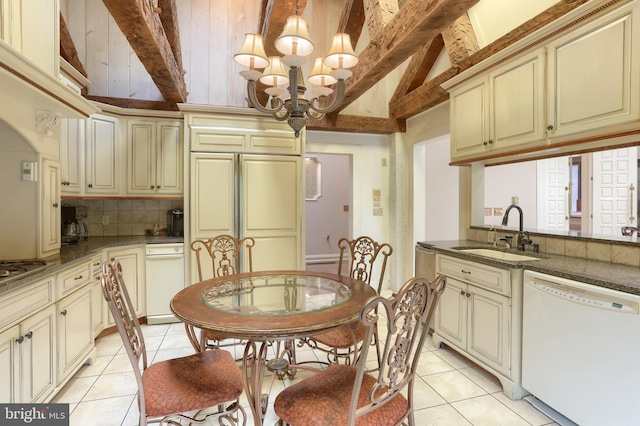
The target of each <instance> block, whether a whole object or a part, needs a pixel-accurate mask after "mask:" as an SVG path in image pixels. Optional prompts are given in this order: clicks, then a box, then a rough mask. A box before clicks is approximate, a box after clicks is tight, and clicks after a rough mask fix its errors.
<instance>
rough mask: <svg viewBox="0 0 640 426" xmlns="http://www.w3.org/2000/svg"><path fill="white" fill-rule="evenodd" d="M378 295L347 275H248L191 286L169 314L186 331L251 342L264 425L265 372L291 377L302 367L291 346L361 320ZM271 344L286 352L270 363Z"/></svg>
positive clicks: (247, 364)
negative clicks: (362, 312)
mask: <svg viewBox="0 0 640 426" xmlns="http://www.w3.org/2000/svg"><path fill="white" fill-rule="evenodd" d="M375 295H376V292H375V290H374V289H373V288H372V287H370V286H369V285H368V284H366V283H364V282H363V281H360V280H355V279H352V278H350V277H346V276H340V275H334V274H327V273H321V272H307V271H268V272H249V273H242V274H235V275H229V276H226V277H220V278H212V279H208V280H204V281H201V282H198V283H195V284H193V285H190V286H188V287H186V288H185V289H183V290H181V291H180V292H178V293H177V294H176V295H175V296H174V297H173V298H172V299H171V310H172V311H173V313H174V315H175V316H176V317H177V318H178V319H180V320H181V321H183V322H184V323H185V325H186V326H187V328H189V327H196V328H200V329H203V330H208V331H211V332H213V333H214V334H215V335H220V336H224V337H229V338H237V339H241V340H242V341H246V342H247V343H246V345H245V349H244V354H243V358H242V378H243V383H244V389H245V392H246V394H247V399H248V401H249V405H250V408H251V412H252V415H253V420H254V425H256V426H258V425H262V424H263V421H264V416H265V413H266V410H267V407H268V399H269V392H268V391H267V393H263V391H262V385H263V379H264V374H265V368H266V369H269V370H270V371H280V372H283V371H284V372H286V374H287V375H289V377H291V378H293V376H292V375H291V371H295V368H301V367H302V366H300V365H296V361H295V347H294V346H293V345H292V344H291V342H292V341H293V340H294V339H296V338H299V337H305V336H311V335H313V334H317V333H320V332H322V331H326V330H329V329H331V328H334V327H339V326H341V325H344V324H348V323H350V322H353V321H355V320H357V319H358V318H359V315H360V310H361V308H362V306H364V304H365V302H366V301H367V299H368V298H370V297H372V296H375ZM273 341H284V345H283V346H284V350H283V352H279V353H278V354H277V356H276V357H275V358H273V359H271V360H267V352H268V347H269V345H271V342H273ZM285 358H287V359H288V360H285ZM291 368H293V369H294V370H291ZM275 377H276V375H273V376H272V380H271V384H270V385H269V389H271V386H272V385H273V378H275Z"/></svg>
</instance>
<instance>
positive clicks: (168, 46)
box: [60, 0, 588, 134]
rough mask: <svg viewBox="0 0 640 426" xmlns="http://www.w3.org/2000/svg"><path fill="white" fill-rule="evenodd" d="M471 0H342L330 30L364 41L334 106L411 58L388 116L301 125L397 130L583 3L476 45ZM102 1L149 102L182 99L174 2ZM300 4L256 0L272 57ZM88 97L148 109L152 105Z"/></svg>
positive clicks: (567, 3)
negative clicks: (134, 60)
mask: <svg viewBox="0 0 640 426" xmlns="http://www.w3.org/2000/svg"><path fill="white" fill-rule="evenodd" d="M478 1H479V0H405V1H403V0H345V1H344V6H343V9H342V14H341V16H340V21H339V24H338V28H337V31H336V32H345V33H347V34H349V35H350V37H351V40H352V43H353V45H354V46H355V45H356V44H357V42H358V39H359V38H360V35H361V33H362V31H363V29H364V27H365V26H366V27H367V31H368V32H369V36H370V40H371V41H370V43H369V44H368V45H367V46H366V47H365V48H364V49H363V50H362V51H361V52H360V53H359V55H358V56H359V59H360V62H359V63H358V65H356V67H354V68H353V69H352V71H353V76H352V77H351V78H350V79H349V80H348V81H347V89H346V97H345V102H344V103H343V105H342V106H341V107H340V110H343V109H344V108H345V107H347V106H348V105H350V104H351V103H352V102H354V101H355V100H357V99H358V97H360V96H361V95H362V94H364V93H365V92H366V91H367V90H369V89H370V88H371V87H373V86H374V85H375V84H376V83H377V82H378V81H380V80H381V79H383V78H384V77H385V76H386V75H387V74H388V73H389V72H391V71H392V70H394V69H395V68H397V67H398V66H400V65H401V64H402V63H403V62H404V61H405V60H406V59H408V58H411V60H410V62H409V65H408V67H407V68H406V70H405V72H404V74H403V76H402V78H401V80H400V82H399V84H398V86H397V88H396V90H395V93H394V94H393V96H392V97H391V99H390V101H389V117H388V118H378V117H363V116H353V115H345V114H339V112H340V110H338V111H336V112H334V113H332V114H329V115H327V116H326V117H325V118H324V119H323V120H321V121H311V122H309V124H308V126H307V127H308V128H309V129H322V130H336V131H348V132H362V133H383V134H384V133H393V132H402V131H404V130H405V128H406V120H407V119H408V118H410V117H412V116H414V115H416V114H419V113H421V112H423V111H426V110H427V109H429V108H432V107H434V106H436V105H438V104H440V103H442V102H444V101H446V100H447V99H448V97H449V95H448V93H447V92H446V91H445V90H444V89H443V88H442V87H441V86H440V85H441V84H442V83H444V82H445V81H447V80H449V79H450V78H452V77H454V76H456V75H458V74H459V73H461V72H462V71H464V70H466V69H468V68H470V67H472V66H473V65H475V64H477V63H479V62H480V61H482V60H484V59H486V58H488V57H490V56H491V55H493V54H495V53H497V52H499V51H501V50H503V49H504V48H506V47H508V46H509V45H511V44H512V43H514V42H516V41H518V40H520V39H522V38H524V37H526V36H527V35H529V34H531V33H533V32H534V31H536V30H538V29H539V28H542V27H543V26H545V25H547V24H548V23H550V22H552V21H553V20H555V19H557V18H559V17H560V16H562V15H564V14H566V13H567V12H569V11H571V10H573V9H574V8H576V7H578V6H579V5H581V4H583V3H586V2H587V1H588V0H559V1H558V2H557V3H555V4H554V5H553V6H551V7H550V8H549V9H547V10H545V11H543V12H542V13H540V14H538V15H537V16H535V17H533V18H532V19H530V20H529V21H527V22H525V23H523V24H522V25H520V26H519V27H517V28H515V29H514V30H512V31H510V32H509V33H507V34H505V35H504V36H503V37H501V38H499V39H497V40H496V41H494V42H493V43H491V44H489V45H487V46H486V47H484V48H482V49H479V48H478V42H477V41H476V37H475V34H474V32H473V28H472V26H471V23H470V21H469V16H468V15H467V10H468V9H469V8H471V7H472V6H474V5H475V4H476V3H477V2H478ZM103 3H104V4H105V5H106V7H107V9H108V10H109V12H110V13H111V15H112V16H113V18H114V20H115V21H116V23H117V24H118V26H119V27H120V29H121V30H122V32H123V33H124V35H125V36H126V37H127V39H128V40H129V43H130V44H131V46H132V48H133V50H134V51H135V52H136V54H137V55H138V57H139V58H140V61H141V62H142V64H143V65H144V66H145V68H146V69H147V71H148V72H149V74H150V75H151V78H152V79H153V81H154V82H155V84H156V85H157V86H158V89H159V90H160V92H161V93H162V95H163V97H164V98H165V100H166V102H161V103H155V106H156V107H158V106H159V107H160V108H166V109H176V108H175V104H176V103H180V102H186V98H187V95H186V94H187V92H186V86H185V82H184V74H185V71H184V69H183V67H182V62H181V53H180V36H179V34H180V31H179V28H178V21H177V16H176V0H158V3H157V4H158V6H157V7H154V6H153V5H152V2H149V1H144V0H136V1H131V0H103ZM306 5H307V0H297V1H296V0H263V2H262V10H261V14H260V22H259V23H258V28H259V32H260V33H261V34H262V35H263V37H264V40H265V50H266V53H267V55H274V54H277V51H276V50H275V46H274V42H275V39H276V38H277V37H278V35H280V33H281V32H282V29H283V28H284V24H285V22H286V19H287V17H289V16H291V15H293V14H295V13H296V7H297V8H298V14H302V12H303V11H304V8H305V7H306ZM65 27H66V26H65V25H64V21H63V20H62V19H61V31H60V33H61V41H60V44H61V54H62V56H63V57H64V58H65V59H66V60H67V61H68V62H69V63H71V64H72V65H74V66H75V67H76V68H78V70H79V71H80V72H83V73H84V70H83V69H81V68H79V67H82V64H80V61H78V60H77V53H75V48H74V47H73V41H72V40H71V39H70V37H69V36H68V32H67V31H66V29H65ZM443 47H444V48H445V49H446V51H447V53H448V55H449V59H450V62H451V67H450V68H449V69H448V70H446V71H445V72H443V73H441V74H439V75H437V76H435V77H433V78H431V79H429V80H426V76H427V75H428V73H429V71H430V69H431V67H432V66H433V64H434V62H435V60H436V58H437V57H438V55H439V53H440V51H441V50H442V48H443ZM74 55H75V58H74ZM84 74H86V73H84ZM90 98H91V97H90ZM94 99H97V100H100V101H103V102H107V103H115V104H118V103H120V104H126V106H138V107H147V108H148V107H151V106H152V105H151V104H153V103H152V102H135V101H131V100H124V102H118V101H117V100H113V99H106V98H94ZM121 101H123V100H121ZM263 103H264V101H263Z"/></svg>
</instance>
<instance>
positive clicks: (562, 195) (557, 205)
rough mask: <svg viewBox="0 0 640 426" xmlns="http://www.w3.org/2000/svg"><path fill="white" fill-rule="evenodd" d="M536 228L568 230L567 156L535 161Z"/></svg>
mask: <svg viewBox="0 0 640 426" xmlns="http://www.w3.org/2000/svg"><path fill="white" fill-rule="evenodd" d="M537 168H538V202H537V205H538V229H546V230H554V231H558V230H564V231H567V230H569V213H570V211H569V202H570V191H569V187H570V176H571V175H570V173H569V158H568V157H557V158H547V159H545V160H539V161H537Z"/></svg>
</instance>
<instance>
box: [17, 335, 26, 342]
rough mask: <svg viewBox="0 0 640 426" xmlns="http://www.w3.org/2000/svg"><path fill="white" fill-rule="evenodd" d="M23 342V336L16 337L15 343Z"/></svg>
mask: <svg viewBox="0 0 640 426" xmlns="http://www.w3.org/2000/svg"><path fill="white" fill-rule="evenodd" d="M22 342H24V336H20V337H18V338H17V339H16V343H22Z"/></svg>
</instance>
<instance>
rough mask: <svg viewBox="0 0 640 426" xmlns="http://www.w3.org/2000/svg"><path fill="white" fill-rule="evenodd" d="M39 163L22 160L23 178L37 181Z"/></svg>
mask: <svg viewBox="0 0 640 426" xmlns="http://www.w3.org/2000/svg"><path fill="white" fill-rule="evenodd" d="M37 165H38V163H36V162H35V161H23V162H22V180H26V181H29V182H35V181H36V180H37V179H36V172H37V168H38V166H37Z"/></svg>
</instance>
